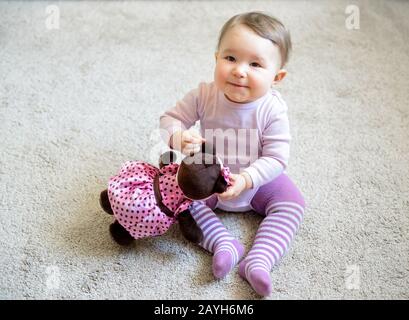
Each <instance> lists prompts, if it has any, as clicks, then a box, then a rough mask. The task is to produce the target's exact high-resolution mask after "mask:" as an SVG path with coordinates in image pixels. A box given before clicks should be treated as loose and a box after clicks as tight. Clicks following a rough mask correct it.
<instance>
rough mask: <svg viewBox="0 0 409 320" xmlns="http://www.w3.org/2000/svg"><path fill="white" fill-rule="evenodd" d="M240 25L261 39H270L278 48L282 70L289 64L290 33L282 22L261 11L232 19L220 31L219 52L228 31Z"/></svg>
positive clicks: (239, 15) (243, 14)
mask: <svg viewBox="0 0 409 320" xmlns="http://www.w3.org/2000/svg"><path fill="white" fill-rule="evenodd" d="M240 24H241V25H244V26H247V27H248V28H250V29H251V30H253V31H254V32H255V33H257V34H258V35H259V36H260V37H263V38H265V39H268V40H270V41H271V42H273V43H274V44H275V45H277V46H278V48H279V50H280V56H281V68H282V67H283V66H284V65H285V64H286V63H287V62H288V59H289V56H290V51H291V37H290V32H289V31H288V30H287V29H286V28H285V27H284V25H283V24H282V23H281V21H279V20H278V19H276V18H274V17H272V16H270V15H268V14H266V13H264V12H259V11H253V12H246V13H242V14H238V15H235V16H233V17H231V18H230V19H229V20H228V21H227V22H226V23H225V24H224V26H223V28H222V30H221V31H220V35H219V41H218V43H217V50H219V47H220V43H221V41H222V39H223V36H224V35H225V33H226V32H227V30H229V29H230V28H232V27H234V26H236V25H240Z"/></svg>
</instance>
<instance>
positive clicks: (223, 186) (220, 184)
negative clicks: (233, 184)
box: [213, 174, 227, 193]
mask: <svg viewBox="0 0 409 320" xmlns="http://www.w3.org/2000/svg"><path fill="white" fill-rule="evenodd" d="M226 190H227V182H226V180H224V177H223V176H222V175H221V174H220V175H219V177H218V178H217V180H216V182H215V184H214V187H213V193H223V192H225V191H226Z"/></svg>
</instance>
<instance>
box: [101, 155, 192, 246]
mask: <svg viewBox="0 0 409 320" xmlns="http://www.w3.org/2000/svg"><path fill="white" fill-rule="evenodd" d="M178 168H179V164H177V163H172V164H169V165H167V166H164V167H162V168H161V169H159V168H157V167H155V166H153V165H151V164H149V163H146V162H143V161H127V162H125V163H124V165H123V166H122V168H121V169H120V172H119V174H118V175H116V176H113V177H111V178H110V180H109V183H108V198H109V202H110V204H111V207H112V210H113V212H114V216H115V218H116V219H117V220H118V222H119V223H120V224H121V225H122V226H123V227H124V228H125V229H126V230H127V231H128V232H129V233H130V234H131V235H132V236H133V237H134V238H135V239H140V238H145V237H154V236H159V235H162V234H164V233H165V232H166V231H167V230H168V229H169V228H170V226H171V225H172V224H174V223H175V222H176V220H177V216H178V214H179V213H181V212H183V211H184V210H186V209H188V208H189V206H190V205H191V204H192V202H193V201H192V200H190V199H187V198H186V197H185V196H184V194H183V192H182V191H181V189H180V188H179V186H178V185H177V182H176V173H177V170H178ZM158 173H160V174H161V175H160V176H159V189H160V193H161V195H162V202H163V204H164V205H165V206H166V207H168V208H169V210H170V211H172V212H173V213H174V216H173V217H169V216H167V215H166V214H165V213H163V212H162V211H161V210H160V209H159V207H158V206H157V205H156V198H155V194H154V189H153V179H154V178H155V176H156V175H157V174H158Z"/></svg>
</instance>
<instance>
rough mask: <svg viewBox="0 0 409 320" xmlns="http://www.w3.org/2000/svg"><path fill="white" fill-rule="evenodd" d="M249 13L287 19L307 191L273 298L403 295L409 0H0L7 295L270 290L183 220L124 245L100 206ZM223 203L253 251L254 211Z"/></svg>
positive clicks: (406, 288)
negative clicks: (193, 239)
mask: <svg viewBox="0 0 409 320" xmlns="http://www.w3.org/2000/svg"><path fill="white" fill-rule="evenodd" d="M351 2H352V4H354V5H356V6H357V7H358V8H359V10H360V20H359V29H353V30H349V29H348V28H347V27H346V20H347V18H348V17H349V16H350V15H349V14H348V13H346V8H347V6H348V5H350V4H351ZM49 5H57V8H58V9H59V13H60V20H59V25H58V26H57V25H56V24H55V20H50V19H52V18H53V17H55V16H54V15H53V14H54V13H55V11H53V10H54V9H53V7H49V8H48V9H47V7H48V6H49ZM250 10H265V11H268V12H270V13H272V14H273V15H275V16H277V17H278V18H280V19H281V20H282V21H283V22H284V23H285V24H286V25H287V27H288V28H289V29H290V31H291V34H292V39H293V47H294V50H293V53H292V56H291V59H290V63H289V65H288V71H289V74H288V77H287V78H286V79H285V80H284V82H283V83H282V84H280V86H279V88H278V89H279V90H280V91H281V93H282V95H283V97H284V98H285V100H286V101H287V104H288V106H289V118H290V124H291V133H292V137H293V140H292V144H291V158H290V164H289V168H288V173H289V174H290V176H291V177H292V178H293V180H294V181H295V182H296V183H297V185H298V186H299V188H300V189H301V190H302V192H303V193H304V196H305V199H306V202H307V210H306V215H305V220H304V222H303V224H302V226H301V229H300V230H299V232H298V234H297V236H296V238H295V241H294V243H293V245H292V247H291V249H290V251H289V252H288V254H287V255H286V256H285V257H284V258H283V260H282V261H281V263H280V264H279V265H277V266H276V267H275V268H274V269H273V271H272V272H271V277H272V281H273V293H272V294H271V295H270V296H269V297H267V298H266V299H408V298H409V218H408V211H409V182H408V177H409V129H408V128H409V118H408V114H409V106H408V101H409V90H408V87H409V80H408V78H409V77H408V70H409V56H408V52H409V44H408V41H407V39H409V22H408V20H407V17H408V16H409V3H408V2H405V1H314V2H310V1H308V2H307V1H262V2H256V1H243V2H237V1H231V2H230V1H221V2H214V1H203V2H196V1H194V2H178V1H168V2H166V1H165V2H160V1H154V2H149V3H148V2H143V1H133V2H117V3H115V2H106V1H103V2H97V1H90V2H88V1H82V2H57V1H53V2H46V1H42V2H15V1H12V2H3V1H2V2H0V78H1V80H0V84H1V85H0V138H1V141H0V146H1V158H0V194H1V195H0V199H1V207H0V210H1V211H0V219H1V222H0V223H1V227H0V228H1V234H0V242H1V243H0V259H1V261H0V298H2V299H16V298H17V299H165V298H169V299H259V298H260V297H259V296H257V295H256V294H255V293H254V291H253V290H252V289H251V287H250V286H249V285H248V284H247V283H246V282H244V281H243V280H242V279H241V278H240V277H239V275H238V273H237V267H236V268H235V269H234V270H233V272H232V273H230V274H229V275H228V276H227V277H226V278H225V279H223V280H221V281H216V280H215V279H214V277H213V275H212V271H211V255H210V254H208V253H206V252H205V251H204V250H202V249H200V248H199V247H196V246H194V245H192V244H190V243H188V242H187V241H185V240H184V238H183V237H182V236H181V234H180V232H179V228H178V226H175V227H172V229H171V230H170V231H169V232H168V233H167V234H166V235H165V236H162V237H159V238H155V239H145V240H141V241H139V242H137V243H135V244H134V245H132V246H131V247H130V248H121V247H119V246H118V245H116V244H115V243H114V242H113V240H112V239H111V238H110V235H109V233H108V227H109V224H110V223H111V222H112V217H111V216H108V215H107V214H105V213H104V212H103V211H102V210H101V208H100V207H99V204H98V197H99V193H100V191H101V190H103V189H104V188H105V187H106V183H107V181H108V179H109V177H110V176H111V175H113V174H115V173H116V172H117V170H118V169H119V168H120V166H121V164H122V163H123V162H124V161H126V160H132V159H139V160H145V161H149V162H151V163H153V164H156V163H157V157H158V155H159V153H160V152H161V150H163V147H164V145H163V144H161V143H160V142H159V140H158V130H157V127H158V120H159V116H160V114H161V113H162V112H164V111H165V110H166V109H167V108H170V107H171V106H173V105H174V103H175V102H176V101H177V100H178V99H181V98H182V97H183V96H184V94H185V93H187V92H188V91H189V90H190V89H192V88H195V87H196V86H197V85H198V83H199V82H200V81H212V76H213V68H214V51H215V46H216V41H217V36H218V31H219V29H220V28H221V26H222V25H223V23H224V22H225V21H226V20H227V19H228V18H229V17H231V16H232V15H234V14H236V13H239V12H244V11H250ZM53 12H54V13H53ZM53 21H54V22H53ZM356 21H357V20H355V22H356ZM54 27H55V28H54ZM219 213H220V216H221V219H222V220H223V222H224V223H225V224H226V226H227V228H228V229H229V230H230V231H231V232H232V234H234V235H235V236H237V238H238V239H239V240H241V241H242V242H243V244H244V245H245V246H246V251H248V250H249V249H250V247H251V244H252V241H253V237H254V234H255V232H256V230H257V226H258V224H259V223H260V221H261V217H259V216H257V215H256V214H254V213H251V212H250V213H239V214H235V213H224V212H219Z"/></svg>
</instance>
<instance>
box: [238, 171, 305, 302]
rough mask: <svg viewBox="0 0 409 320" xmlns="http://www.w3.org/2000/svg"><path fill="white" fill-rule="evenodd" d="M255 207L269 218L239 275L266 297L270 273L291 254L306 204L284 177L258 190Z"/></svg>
mask: <svg viewBox="0 0 409 320" xmlns="http://www.w3.org/2000/svg"><path fill="white" fill-rule="evenodd" d="M252 206H253V208H254V209H255V210H256V211H257V212H259V213H265V215H266V217H265V218H264V220H263V221H262V223H261V224H260V227H259V229H258V231H257V234H256V237H255V240H254V244H253V247H252V248H251V250H250V251H249V253H248V255H247V257H246V258H245V259H244V260H243V261H242V262H241V263H240V265H239V274H240V276H242V277H243V278H245V279H246V280H247V281H248V282H249V283H250V284H251V286H252V287H253V289H254V290H255V291H256V292H257V293H258V294H260V295H262V296H267V295H269V294H270V293H271V290H272V284H271V278H270V271H271V269H272V268H273V266H274V265H275V264H277V263H278V262H279V261H280V259H281V258H282V257H283V255H284V254H285V253H286V252H287V251H288V248H289V247H290V245H291V242H292V241H293V238H294V235H295V233H296V232H297V229H298V227H299V226H300V223H301V221H302V218H303V214H304V208H305V203H304V199H303V197H302V195H301V192H300V191H299V190H298V188H297V187H296V186H295V185H294V183H293V182H292V181H291V180H290V178H289V177H288V176H287V175H286V174H282V175H280V176H279V177H278V178H276V179H275V180H273V181H272V182H270V183H268V184H266V185H264V186H262V187H261V188H260V189H259V191H258V192H257V193H256V195H255V196H254V198H253V200H252Z"/></svg>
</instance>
